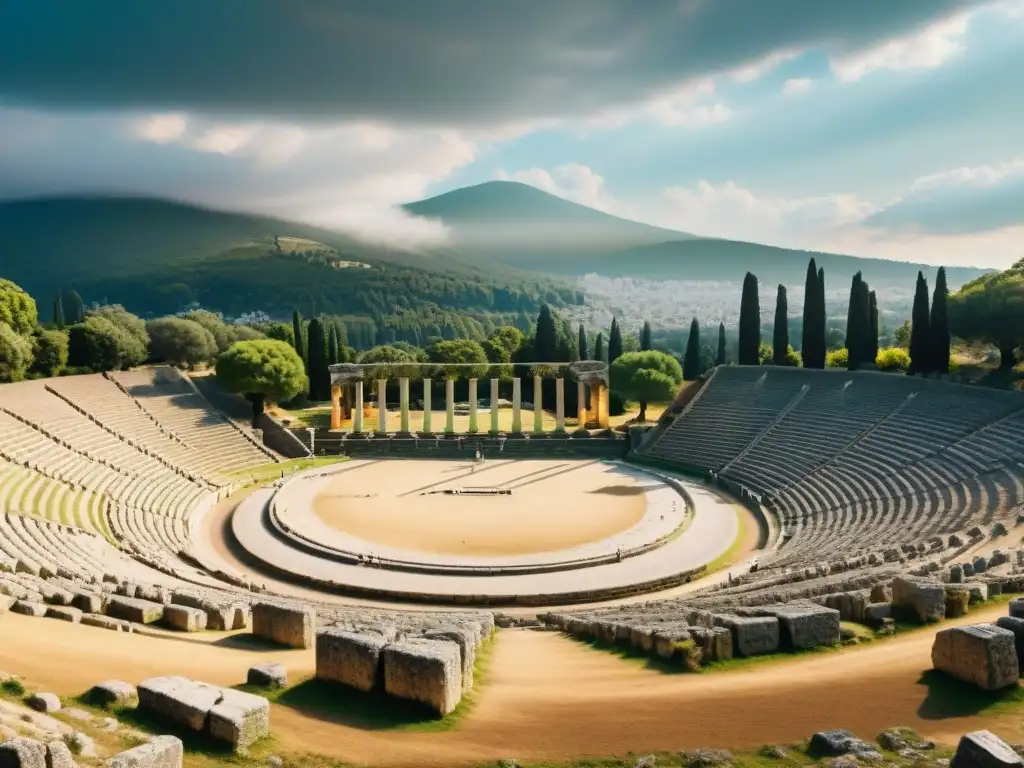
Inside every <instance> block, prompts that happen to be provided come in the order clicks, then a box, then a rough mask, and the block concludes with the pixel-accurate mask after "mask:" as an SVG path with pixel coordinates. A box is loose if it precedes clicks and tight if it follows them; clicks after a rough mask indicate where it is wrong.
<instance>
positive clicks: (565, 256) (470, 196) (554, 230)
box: [405, 181, 987, 286]
mask: <svg viewBox="0 0 1024 768" xmlns="http://www.w3.org/2000/svg"><path fill="white" fill-rule="evenodd" d="M405 210H407V211H408V212H410V213H413V214H415V215H417V216H426V217H429V218H433V219H437V220H439V221H441V222H443V223H444V224H445V225H446V226H447V227H448V228H449V229H450V231H451V232H452V235H453V242H452V243H451V246H452V247H453V248H454V249H456V250H458V251H459V252H460V253H463V254H464V255H465V256H466V257H468V258H476V259H479V260H481V261H487V262H490V263H493V262H498V263H502V264H506V265H509V266H514V267H518V268H520V269H527V270H536V271H544V272H548V273H552V274H559V275H566V276H580V275H583V274H587V273H591V272H593V273H598V274H602V275H607V276H610V277H628V276H633V277H647V278H653V279H675V280H714V281H729V282H738V281H741V280H742V279H743V276H744V274H746V272H748V271H750V272H753V273H754V274H756V275H757V276H758V278H759V280H760V281H761V283H762V284H774V283H783V284H788V285H793V284H796V283H800V284H802V283H803V280H804V276H805V274H806V271H807V262H808V260H809V259H810V258H811V256H814V257H815V259H816V261H817V263H818V266H819V267H823V268H824V269H825V272H826V274H827V275H829V276H830V277H832V278H834V279H839V280H842V281H844V282H848V281H849V280H850V279H851V278H852V276H853V274H854V273H856V272H858V271H861V272H863V274H864V279H865V280H867V281H868V282H869V283H872V284H875V283H877V284H878V285H879V286H882V285H889V284H899V285H901V286H906V285H909V284H912V283H913V281H914V280H915V278H916V276H917V272H918V270H922V271H924V272H925V273H926V274H929V273H931V272H932V271H934V270H935V267H933V266H930V265H927V264H916V263H908V262H898V261H889V260H886V259H877V258H865V257H861V256H849V255H841V254H832V253H812V252H809V251H802V250H795V249H791V248H780V247H775V246H769V245H761V244H758V243H748V242H743V241H737V240H728V239H724V238H711V237H701V236H698V235H693V234H690V233H688V232H678V231H675V230H670V229H664V228H661V227H654V226H651V225H648V224H642V223H639V222H635V221H630V220H628V219H622V218H619V217H617V216H612V215H610V214H606V213H603V212H601V211H597V210H595V209H593V208H588V207H586V206H583V205H579V204H577V203H573V202H570V201H568V200H564V199H562V198H560V197H557V196H556V195H552V194H549V193H547V192H544V191H542V190H539V189H536V188H535V187H531V186H529V185H527V184H522V183H519V182H510V181H491V182H485V183H483V184H478V185H476V186H472V187H463V188H460V189H456V190H454V191H452V192H446V193H444V194H441V195H437V196H436V197H431V198H428V199H426V200H420V201H418V202H415V203H410V204H407V205H406V206H405ZM986 271H987V270H983V269H977V268H973V267H947V277H948V280H949V282H950V284H951V285H953V286H958V285H960V284H962V283H965V282H967V281H968V280H971V279H972V278H974V277H977V276H978V275H980V274H982V273H984V272H986Z"/></svg>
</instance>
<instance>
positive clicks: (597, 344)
mask: <svg viewBox="0 0 1024 768" xmlns="http://www.w3.org/2000/svg"><path fill="white" fill-rule="evenodd" d="M594 359H595V360H604V333H603V332H602V333H599V334H597V338H596V339H595V340H594Z"/></svg>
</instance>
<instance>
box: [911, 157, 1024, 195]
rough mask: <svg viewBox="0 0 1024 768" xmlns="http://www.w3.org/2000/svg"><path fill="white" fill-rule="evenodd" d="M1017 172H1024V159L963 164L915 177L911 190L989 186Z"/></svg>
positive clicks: (925, 190) (923, 190) (922, 190)
mask: <svg viewBox="0 0 1024 768" xmlns="http://www.w3.org/2000/svg"><path fill="white" fill-rule="evenodd" d="M1017 174H1024V159H1016V160H1010V161H1008V162H1005V163H997V164H995V165H975V166H963V167H960V168H953V169H951V170H948V171H940V172H939V173H932V174H929V175H927V176H922V177H920V178H918V179H915V180H914V182H913V183H912V184H911V185H910V192H911V193H915V192H927V191H931V190H935V189H939V188H940V187H950V186H972V187H987V186H992V185H994V184H998V183H1000V182H1002V181H1003V180H1004V179H1006V178H1007V177H1009V176H1015V175H1017Z"/></svg>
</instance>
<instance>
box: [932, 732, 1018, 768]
mask: <svg viewBox="0 0 1024 768" xmlns="http://www.w3.org/2000/svg"><path fill="white" fill-rule="evenodd" d="M1021 765H1024V759H1022V758H1021V756H1020V755H1018V754H1017V753H1016V752H1014V751H1013V748H1012V747H1011V746H1010V745H1009V744H1007V743H1006V742H1005V741H1003V740H1002V739H1000V738H999V737H998V736H996V735H995V734H994V733H992V731H973V732H972V733H967V734H964V735H963V736H961V737H960V743H959V744H957V747H956V754H955V755H953V759H952V761H950V764H949V768H1010V766H1021Z"/></svg>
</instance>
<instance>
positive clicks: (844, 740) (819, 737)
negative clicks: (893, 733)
mask: <svg viewBox="0 0 1024 768" xmlns="http://www.w3.org/2000/svg"><path fill="white" fill-rule="evenodd" d="M807 746H808V750H809V751H810V752H811V754H814V755H821V756H823V757H835V756H838V755H848V754H854V755H860V754H865V753H871V752H874V751H875V750H874V748H873V747H872V746H871V745H870V744H868V743H867V742H865V741H862V740H861V739H858V738H857V737H856V736H854V735H853V734H852V733H850V732H849V731H847V730H845V729H842V728H837V729H835V730H832V731H818V732H817V733H815V734H814V735H813V736H811V740H810V743H809V744H808V745H807Z"/></svg>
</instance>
